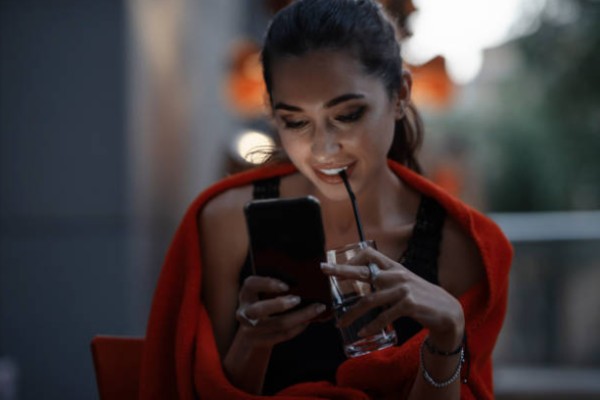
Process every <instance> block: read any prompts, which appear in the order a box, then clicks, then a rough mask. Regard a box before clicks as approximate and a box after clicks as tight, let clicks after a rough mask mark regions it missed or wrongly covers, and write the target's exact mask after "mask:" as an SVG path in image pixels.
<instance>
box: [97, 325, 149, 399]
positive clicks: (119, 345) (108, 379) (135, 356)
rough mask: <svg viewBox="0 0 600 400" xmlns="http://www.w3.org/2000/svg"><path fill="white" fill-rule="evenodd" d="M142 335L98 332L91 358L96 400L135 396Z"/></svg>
mask: <svg viewBox="0 0 600 400" xmlns="http://www.w3.org/2000/svg"><path fill="white" fill-rule="evenodd" d="M143 345H144V339H143V338H136V337H123V336H105V335H99V336H95V337H94V338H93V339H92V343H91V347H92V357H93V359H94V369H95V371H96V383H97V384H98V392H99V394H100V400H131V399H137V397H138V389H139V383H140V377H139V375H140V365H141V359H142V347H143Z"/></svg>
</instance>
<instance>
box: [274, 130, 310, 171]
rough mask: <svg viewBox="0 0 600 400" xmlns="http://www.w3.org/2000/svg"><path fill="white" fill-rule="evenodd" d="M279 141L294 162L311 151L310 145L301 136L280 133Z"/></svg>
mask: <svg viewBox="0 0 600 400" xmlns="http://www.w3.org/2000/svg"><path fill="white" fill-rule="evenodd" d="M279 141H280V142H281V147H282V148H283V150H284V151H285V153H286V154H287V156H288V157H289V158H290V160H291V161H292V162H293V163H294V164H297V163H296V160H299V159H300V158H302V157H304V155H305V154H306V153H307V152H309V151H310V145H309V144H307V143H306V141H305V140H301V138H297V137H292V136H290V135H286V134H280V135H279Z"/></svg>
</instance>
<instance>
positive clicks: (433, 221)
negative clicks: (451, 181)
mask: <svg viewBox="0 0 600 400" xmlns="http://www.w3.org/2000/svg"><path fill="white" fill-rule="evenodd" d="M445 219H446V210H445V209H444V208H443V207H442V206H441V205H440V203H438V202H437V201H436V200H435V199H433V198H431V197H427V196H423V197H422V198H421V204H420V205H419V210H418V212H417V219H416V222H415V226H414V228H413V232H412V236H411V237H410V239H409V241H408V246H407V249H406V251H405V252H404V254H403V255H402V258H401V259H400V262H401V263H402V264H403V265H404V266H406V267H407V268H408V269H410V270H411V271H413V272H414V273H416V274H418V275H419V276H421V277H422V278H424V279H426V280H428V281H429V282H431V283H435V284H436V285H438V284H439V280H438V257H439V254H440V244H441V242H442V229H443V227H444V221H445Z"/></svg>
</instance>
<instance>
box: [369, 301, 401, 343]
mask: <svg viewBox="0 0 600 400" xmlns="http://www.w3.org/2000/svg"><path fill="white" fill-rule="evenodd" d="M402 308H403V307H402V305H401V304H395V305H394V306H392V307H390V308H388V309H386V310H384V311H383V312H381V313H380V314H379V315H378V316H377V318H375V320H373V321H371V322H370V323H368V324H367V325H366V326H364V327H363V328H362V329H361V330H360V331H358V336H361V337H367V336H371V335H374V334H375V333H377V332H379V331H381V330H382V329H384V328H385V327H387V326H388V325H390V324H391V323H392V322H394V321H395V320H396V319H398V318H400V317H402V316H404V315H403V313H402Z"/></svg>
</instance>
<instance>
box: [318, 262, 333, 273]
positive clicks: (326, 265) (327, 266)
mask: <svg viewBox="0 0 600 400" xmlns="http://www.w3.org/2000/svg"><path fill="white" fill-rule="evenodd" d="M321 269H324V270H326V271H330V270H332V269H333V267H332V266H331V264H328V263H325V262H322V263H321Z"/></svg>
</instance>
